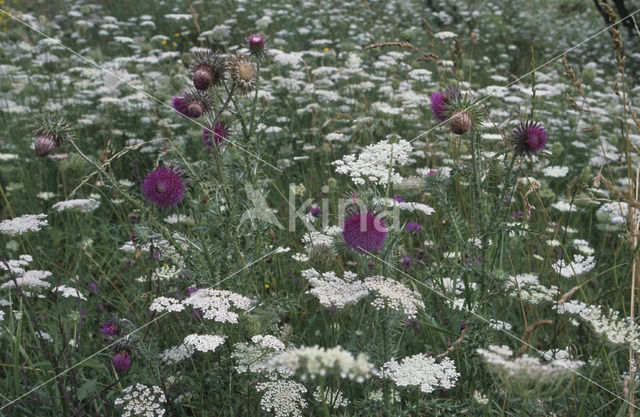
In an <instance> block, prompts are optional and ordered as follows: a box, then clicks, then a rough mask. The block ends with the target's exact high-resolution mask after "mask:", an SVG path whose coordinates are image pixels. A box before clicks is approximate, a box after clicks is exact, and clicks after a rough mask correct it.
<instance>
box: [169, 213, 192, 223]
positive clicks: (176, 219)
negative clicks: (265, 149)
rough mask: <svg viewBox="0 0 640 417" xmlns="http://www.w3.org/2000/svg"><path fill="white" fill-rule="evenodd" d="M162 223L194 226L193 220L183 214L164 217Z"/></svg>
mask: <svg viewBox="0 0 640 417" xmlns="http://www.w3.org/2000/svg"><path fill="white" fill-rule="evenodd" d="M164 221H165V222H166V223H169V224H176V223H184V224H195V222H194V221H193V218H192V217H190V216H187V215H185V214H172V215H170V216H167V217H165V219H164Z"/></svg>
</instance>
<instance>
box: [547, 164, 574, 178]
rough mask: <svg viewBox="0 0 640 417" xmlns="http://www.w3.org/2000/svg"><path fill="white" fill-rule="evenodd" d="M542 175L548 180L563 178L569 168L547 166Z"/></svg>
mask: <svg viewBox="0 0 640 417" xmlns="http://www.w3.org/2000/svg"><path fill="white" fill-rule="evenodd" d="M542 173H543V174H544V176H545V177H549V178H563V177H565V176H566V175H567V174H568V173H569V167H563V166H548V167H546V168H545V169H543V170H542Z"/></svg>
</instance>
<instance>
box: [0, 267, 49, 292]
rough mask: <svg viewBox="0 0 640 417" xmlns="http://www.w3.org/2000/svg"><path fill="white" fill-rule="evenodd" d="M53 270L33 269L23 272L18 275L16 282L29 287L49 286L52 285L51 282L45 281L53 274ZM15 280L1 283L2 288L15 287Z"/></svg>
mask: <svg viewBox="0 0 640 417" xmlns="http://www.w3.org/2000/svg"><path fill="white" fill-rule="evenodd" d="M51 275H52V274H51V272H49V271H41V270H37V269H34V270H31V271H26V272H24V273H23V274H22V276H19V277H16V282H17V284H18V286H20V287H28V288H34V289H35V288H49V287H50V286H51V283H50V282H47V281H45V279H47V278H49V277H50V276H51ZM13 286H14V284H13V280H10V281H7V282H5V283H4V284H2V285H0V288H9V287H13Z"/></svg>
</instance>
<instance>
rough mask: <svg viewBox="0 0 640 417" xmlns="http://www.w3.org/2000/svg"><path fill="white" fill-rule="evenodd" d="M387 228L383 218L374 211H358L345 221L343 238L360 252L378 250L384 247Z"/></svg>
mask: <svg viewBox="0 0 640 417" xmlns="http://www.w3.org/2000/svg"><path fill="white" fill-rule="evenodd" d="M386 236H387V228H386V227H385V225H384V223H383V221H382V219H380V218H379V217H377V216H376V215H375V214H373V213H366V214H361V213H356V214H354V215H352V216H350V217H349V218H347V219H346V220H345V221H344V225H343V226H342V238H343V239H344V241H345V243H346V244H347V245H348V246H349V247H350V248H351V249H353V250H355V251H358V252H364V251H367V252H377V251H378V250H380V248H382V245H383V244H384V239H385V237H386Z"/></svg>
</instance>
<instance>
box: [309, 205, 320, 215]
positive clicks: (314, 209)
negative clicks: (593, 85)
mask: <svg viewBox="0 0 640 417" xmlns="http://www.w3.org/2000/svg"><path fill="white" fill-rule="evenodd" d="M320 213H322V209H321V208H320V207H319V206H313V207H311V215H312V216H313V217H315V218H318V217H320Z"/></svg>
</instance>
